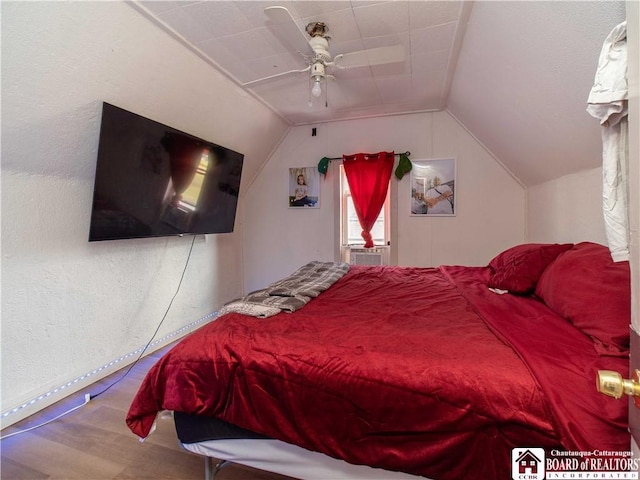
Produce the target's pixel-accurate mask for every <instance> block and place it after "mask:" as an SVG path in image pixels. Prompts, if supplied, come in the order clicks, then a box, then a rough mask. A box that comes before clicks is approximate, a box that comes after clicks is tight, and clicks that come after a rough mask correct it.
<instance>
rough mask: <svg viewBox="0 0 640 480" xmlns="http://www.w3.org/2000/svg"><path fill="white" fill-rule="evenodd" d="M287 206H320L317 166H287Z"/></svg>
mask: <svg viewBox="0 0 640 480" xmlns="http://www.w3.org/2000/svg"><path fill="white" fill-rule="evenodd" d="M289 208H320V173H319V172H318V169H317V167H294V168H289Z"/></svg>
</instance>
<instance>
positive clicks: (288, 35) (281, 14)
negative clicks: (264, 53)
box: [264, 7, 313, 55]
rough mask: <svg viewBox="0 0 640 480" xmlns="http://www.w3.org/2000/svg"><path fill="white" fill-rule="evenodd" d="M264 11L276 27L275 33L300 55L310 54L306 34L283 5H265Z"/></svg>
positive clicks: (311, 51) (310, 50) (310, 49)
mask: <svg viewBox="0 0 640 480" xmlns="http://www.w3.org/2000/svg"><path fill="white" fill-rule="evenodd" d="M264 13H265V14H266V15H267V17H269V19H270V20H271V21H272V22H273V23H274V25H275V26H276V27H277V30H276V33H277V34H279V36H282V37H283V38H284V40H285V41H286V42H287V43H288V44H289V45H291V46H292V47H293V48H295V49H296V50H297V51H298V52H299V53H301V54H302V55H312V54H313V49H312V48H311V45H309V40H308V38H307V35H306V34H305V33H304V32H303V31H302V30H301V29H300V27H299V26H298V24H297V23H296V21H295V19H294V18H293V17H292V16H291V13H289V10H287V9H286V8H284V7H267V8H265V9H264Z"/></svg>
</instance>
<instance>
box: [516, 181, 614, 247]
mask: <svg viewBox="0 0 640 480" xmlns="http://www.w3.org/2000/svg"><path fill="white" fill-rule="evenodd" d="M527 203H528V207H527V210H528V216H527V218H528V239H529V241H531V242H543V243H549V242H561V243H562V242H570V243H578V242H584V241H590V242H596V243H601V244H603V245H606V244H607V237H606V236H605V232H604V219H603V216H602V168H594V169H592V170H585V171H583V172H579V173H574V174H571V175H566V176H564V177H562V178H557V179H555V180H551V181H550V182H546V183H543V184H540V185H536V186H535V187H531V188H529V190H528V202H527Z"/></svg>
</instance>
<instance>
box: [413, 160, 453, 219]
mask: <svg viewBox="0 0 640 480" xmlns="http://www.w3.org/2000/svg"><path fill="white" fill-rule="evenodd" d="M411 164H412V168H411V215H412V216H425V217H427V216H429V217H431V216H433V217H436V216H438V217H452V216H455V214H456V195H455V193H456V159H455V158H439V159H434V160H411Z"/></svg>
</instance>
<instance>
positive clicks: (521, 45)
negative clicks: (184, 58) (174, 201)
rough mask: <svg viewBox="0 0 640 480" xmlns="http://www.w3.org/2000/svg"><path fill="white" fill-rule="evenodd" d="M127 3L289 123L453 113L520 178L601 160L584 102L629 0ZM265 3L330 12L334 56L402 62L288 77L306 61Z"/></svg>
mask: <svg viewBox="0 0 640 480" xmlns="http://www.w3.org/2000/svg"><path fill="white" fill-rule="evenodd" d="M131 5H132V6H133V7H134V8H136V9H137V10H139V11H140V12H142V13H143V14H145V15H146V16H147V17H148V18H150V19H151V20H152V21H153V22H154V23H156V24H157V25H158V26H159V27H160V28H162V29H164V30H166V31H167V32H169V33H170V34H171V35H173V36H174V37H175V38H176V39H178V40H179V41H181V42H182V43H183V44H184V45H185V46H186V47H188V48H190V49H191V50H192V51H194V52H195V53H197V54H198V55H200V56H201V57H202V58H203V59H204V60H205V61H207V62H209V63H210V64H211V65H212V67H214V68H217V69H219V70H220V71H222V72H223V73H224V74H225V75H227V76H228V77H229V78H230V79H231V80H232V81H234V82H236V83H237V84H238V85H239V86H241V87H242V88H245V89H246V90H247V91H248V92H250V93H251V94H253V95H255V96H256V97H257V98H259V99H260V100H261V101H262V102H263V103H265V104H266V105H268V106H269V107H270V108H271V109H273V110H274V111H275V112H277V113H278V114H279V115H281V116H282V117H284V118H285V119H286V120H287V121H288V122H289V123H291V124H292V125H300V124H314V123H320V122H324V121H331V120H340V119H347V118H362V117H369V116H378V115H390V114H398V113H408V112H424V111H436V110H442V109H446V110H448V111H449V112H450V113H451V114H453V115H454V116H455V117H456V118H457V119H458V120H459V121H460V122H461V123H462V124H463V125H465V127H466V128H467V129H469V131H470V132H471V133H472V134H473V135H474V136H476V138H478V140H480V141H481V142H482V143H483V144H484V145H485V146H486V147H487V148H488V149H489V150H490V151H491V152H492V153H493V154H494V155H495V156H496V157H497V158H498V159H499V161H501V162H502V163H503V164H504V165H505V166H506V167H507V168H508V169H509V170H510V171H511V172H512V173H513V174H514V175H515V176H516V177H518V178H519V179H520V180H521V182H522V183H523V184H524V185H535V184H538V183H541V182H544V181H548V180H551V179H554V178H558V177H561V176H563V175H566V174H570V173H573V172H577V171H581V170H585V169H588V168H595V167H597V166H598V165H599V163H600V158H601V157H600V151H601V143H600V130H599V128H600V127H599V125H598V123H597V121H596V120H595V119H593V118H591V117H590V116H589V115H588V114H587V113H586V110H585V108H586V100H587V96H588V94H589V90H590V88H591V86H592V84H593V78H594V75H595V70H596V67H597V64H598V56H599V53H600V49H601V47H602V42H603V41H604V39H605V38H606V36H607V35H608V33H609V32H610V31H611V29H612V28H613V27H614V26H616V25H617V24H618V23H620V22H621V21H623V20H624V16H625V6H624V2H615V1H587V2H574V1H571V2H569V1H551V2H541V1H513V2H511V1H509V2H499V1H488V0H487V1H484V0H482V1H475V2H471V1H466V2H464V1H425V0H391V1H356V0H354V1H340V0H334V1H311V0H301V1H297V0H294V1H290V0H289V1H282V0H280V1H271V0H267V1H248V0H238V1H136V2H132V3H131ZM269 6H282V7H285V8H286V9H287V11H288V12H289V15H290V16H291V17H292V18H293V21H294V22H295V24H296V25H297V26H298V28H299V32H298V33H300V35H301V36H302V35H306V34H305V33H302V32H304V30H305V27H306V25H308V24H309V23H312V22H324V23H325V24H326V25H327V26H328V29H329V31H328V35H329V36H330V42H329V51H330V53H331V55H332V56H333V57H334V58H335V57H336V55H338V54H349V53H351V52H357V51H362V50H369V49H377V48H378V47H387V46H401V48H400V47H399V48H400V49H401V51H403V53H404V59H403V60H402V61H394V62H393V63H385V64H377V65H367V66H359V67H357V68H346V69H340V68H332V69H329V70H328V72H327V73H331V74H332V75H333V76H334V77H335V79H326V80H325V81H323V83H322V84H321V87H322V93H321V95H320V96H319V97H314V96H312V95H311V87H312V85H313V83H312V81H311V77H310V73H309V72H299V73H289V74H286V75H280V74H282V73H283V72H289V71H296V70H304V69H305V68H306V67H308V65H309V64H310V63H311V61H310V59H309V56H308V55H303V53H304V54H306V53H307V52H302V53H300V52H299V51H296V48H295V45H293V44H292V42H291V34H289V35H285V33H286V32H285V31H284V27H283V25H281V24H279V23H278V22H276V21H274V19H273V18H271V17H270V16H269V15H267V14H266V13H265V7H269ZM345 56H346V55H345ZM364 56H365V57H366V55H364ZM370 56H371V58H372V61H373V63H376V59H374V58H373V57H374V55H372V54H371V55H370ZM393 60H397V59H395V58H394V59H393ZM273 76H275V77H274V78H268V79H267V80H262V81H259V82H255V81H256V80H260V79H264V78H266V77H273ZM252 82H255V83H252ZM247 83H250V84H249V85H246V84H247Z"/></svg>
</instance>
